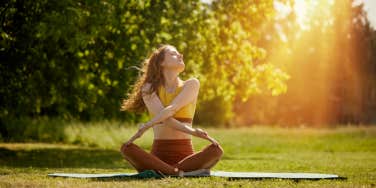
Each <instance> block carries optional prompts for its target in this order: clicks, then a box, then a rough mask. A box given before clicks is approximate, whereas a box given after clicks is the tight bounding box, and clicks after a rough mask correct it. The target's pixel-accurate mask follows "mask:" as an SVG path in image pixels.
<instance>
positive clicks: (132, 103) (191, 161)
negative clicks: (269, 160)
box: [120, 45, 223, 176]
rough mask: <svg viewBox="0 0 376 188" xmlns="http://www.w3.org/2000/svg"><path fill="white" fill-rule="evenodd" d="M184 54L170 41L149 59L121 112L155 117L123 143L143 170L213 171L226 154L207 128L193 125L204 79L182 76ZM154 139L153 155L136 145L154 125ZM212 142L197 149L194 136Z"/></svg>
mask: <svg viewBox="0 0 376 188" xmlns="http://www.w3.org/2000/svg"><path fill="white" fill-rule="evenodd" d="M184 68H185V64H184V61H183V55H182V54H180V53H179V52H178V51H177V50H176V48H175V47H174V46H171V45H164V46H162V47H160V48H158V49H157V50H155V51H154V52H153V53H152V54H151V55H150V56H149V58H148V59H147V60H146V61H145V62H144V65H143V69H142V70H143V74H142V75H141V77H140V78H139V79H138V80H137V82H136V83H135V85H134V88H133V91H132V93H131V94H130V96H129V98H128V99H126V100H124V101H123V104H122V106H121V110H122V111H125V110H128V111H143V110H146V109H147V110H148V111H149V113H150V115H151V116H152V118H151V120H150V121H148V122H146V123H142V124H140V125H139V129H138V131H137V133H136V134H135V135H134V136H132V137H131V138H130V139H129V140H128V141H127V142H125V143H124V144H123V145H122V146H121V149H120V150H121V153H122V155H123V157H124V158H125V159H126V160H127V161H128V162H129V163H130V164H131V165H132V166H133V167H134V168H135V169H136V170H137V171H138V172H142V171H144V170H156V171H159V172H161V173H163V174H167V175H178V176H184V175H187V174H193V175H194V173H202V172H209V170H210V168H212V167H213V166H214V165H215V164H216V163H217V162H218V161H219V160H220V158H221V157H222V154H223V149H222V147H221V146H220V145H219V143H218V142H217V141H216V140H215V139H213V138H211V137H210V136H209V135H208V133H207V132H205V131H203V130H202V129H198V128H192V120H193V116H194V112H195V108H196V101H197V96H198V93H199V88H200V82H199V81H198V80H197V79H196V78H191V79H188V80H185V81H184V80H181V79H180V78H179V73H181V72H182V71H183V70H184ZM151 127H152V128H153V131H154V140H153V144H152V149H151V152H150V153H148V152H146V151H144V150H143V149H141V148H140V147H139V146H137V145H136V144H134V143H133V141H134V140H135V139H137V138H140V137H141V136H142V135H143V133H144V132H145V131H146V130H148V129H149V128H151ZM191 135H193V136H197V137H200V138H203V139H206V140H208V141H210V142H211V144H210V145H208V146H207V147H205V148H204V149H203V150H201V151H199V152H197V153H195V152H194V151H193V146H192V136H191Z"/></svg>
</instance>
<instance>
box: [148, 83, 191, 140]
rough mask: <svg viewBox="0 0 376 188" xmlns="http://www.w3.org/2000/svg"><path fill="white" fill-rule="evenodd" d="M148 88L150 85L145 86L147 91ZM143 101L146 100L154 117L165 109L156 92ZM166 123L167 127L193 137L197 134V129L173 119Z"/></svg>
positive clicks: (165, 121)
mask: <svg viewBox="0 0 376 188" xmlns="http://www.w3.org/2000/svg"><path fill="white" fill-rule="evenodd" d="M148 87H149V85H145V88H144V89H145V90H147V89H148ZM143 100H144V103H145V105H146V107H147V109H148V111H149V113H150V114H152V115H154V116H155V115H157V114H158V113H160V112H161V111H162V110H163V109H164V107H163V104H162V102H161V101H160V99H159V97H158V95H157V94H156V93H155V92H154V93H152V94H150V95H147V96H144V97H143ZM164 123H165V125H167V126H169V127H172V128H174V129H176V130H179V131H182V132H185V133H188V134H191V135H195V133H196V129H194V128H192V127H191V126H189V125H187V124H185V123H182V122H180V121H178V120H176V119H175V118H173V117H168V118H166V119H165V120H164Z"/></svg>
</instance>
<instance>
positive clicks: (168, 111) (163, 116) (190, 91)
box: [143, 79, 200, 127]
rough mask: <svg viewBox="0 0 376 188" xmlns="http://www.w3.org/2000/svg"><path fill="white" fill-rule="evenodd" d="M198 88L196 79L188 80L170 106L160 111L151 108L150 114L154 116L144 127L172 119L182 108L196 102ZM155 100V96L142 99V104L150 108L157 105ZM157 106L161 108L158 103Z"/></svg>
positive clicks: (198, 84)
mask: <svg viewBox="0 0 376 188" xmlns="http://www.w3.org/2000/svg"><path fill="white" fill-rule="evenodd" d="M199 87H200V83H199V81H198V80H197V79H190V80H188V81H186V83H185V85H184V86H183V89H182V91H181V92H180V93H179V95H178V96H176V97H175V98H174V100H173V101H172V102H171V104H170V105H168V106H166V107H164V108H163V107H162V108H163V109H161V108H160V107H159V108H154V107H153V109H152V110H151V113H153V114H155V116H154V117H153V118H152V119H151V120H150V121H149V122H147V123H146V126H147V127H152V126H154V125H155V124H158V123H160V122H163V121H165V120H167V119H168V118H170V117H172V116H173V115H174V114H175V113H176V112H177V111H178V110H179V109H181V108H182V107H183V106H185V105H187V104H188V103H190V102H192V101H194V100H196V98H197V96H198V90H199ZM156 98H158V96H157V95H156V94H152V95H148V96H144V97H143V99H144V102H145V104H146V106H147V108H148V109H149V107H151V106H157V105H158V101H157V100H155V99H156ZM158 100H159V99H158ZM159 104H160V105H161V106H162V104H161V103H160V101H159ZM148 105H149V106H148ZM158 110H159V112H158ZM168 121H171V120H168Z"/></svg>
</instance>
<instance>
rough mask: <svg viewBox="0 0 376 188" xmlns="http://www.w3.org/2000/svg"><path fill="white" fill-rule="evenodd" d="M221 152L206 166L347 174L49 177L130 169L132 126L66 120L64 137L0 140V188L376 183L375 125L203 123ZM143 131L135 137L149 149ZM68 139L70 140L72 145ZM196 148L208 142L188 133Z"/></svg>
mask: <svg viewBox="0 0 376 188" xmlns="http://www.w3.org/2000/svg"><path fill="white" fill-rule="evenodd" d="M206 130H207V131H208V132H209V134H210V135H211V136H213V137H214V138H216V139H217V140H218V141H219V142H220V144H221V145H222V147H223V149H224V151H225V153H224V155H223V158H222V160H221V161H220V162H219V163H218V164H217V165H216V166H215V168H214V169H213V170H225V171H252V172H312V173H328V174H338V175H340V176H345V177H347V178H348V179H347V180H318V181H310V180H301V181H293V180H282V179H268V180H235V181H229V180H226V179H225V178H189V179H188V178H183V179H179V178H166V179H150V180H134V179H133V180H132V179H131V180H130V179H124V180H106V181H100V180H85V179H64V178H50V177H47V174H48V173H53V172H76V173H119V172H135V170H133V169H132V167H131V166H130V165H129V164H128V163H127V162H125V161H124V160H123V159H122V157H121V155H120V153H119V152H118V149H119V147H120V144H121V142H122V141H126V139H127V138H129V136H130V135H131V134H133V133H134V132H135V129H134V128H126V127H120V126H100V125H93V126H86V127H84V126H71V127H68V128H67V129H66V134H67V135H69V138H67V140H66V143H68V144H61V143H50V144H49V143H0V187H8V186H11V187H13V186H14V187H46V186H50V187H51V186H52V187H135V186H137V187H150V186H153V187H240V186H241V187H295V186H299V187H375V185H376V126H373V127H354V126H346V127H338V128H334V129H313V128H272V127H262V126H255V127H252V128H237V129H224V128H218V129H214V128H210V129H206ZM151 142H152V134H151V132H148V133H147V134H146V135H145V136H144V137H143V138H141V139H140V140H137V141H136V142H135V143H136V144H138V145H140V146H142V147H143V148H145V149H146V150H148V151H149V150H150V146H151ZM74 143H75V144H74ZM193 143H194V148H195V150H196V151H198V150H200V149H202V148H203V147H205V146H206V145H207V144H209V143H208V142H207V141H204V140H200V139H196V138H194V140H193Z"/></svg>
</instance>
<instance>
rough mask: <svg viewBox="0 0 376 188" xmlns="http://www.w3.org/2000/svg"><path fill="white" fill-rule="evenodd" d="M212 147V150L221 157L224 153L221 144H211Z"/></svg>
mask: <svg viewBox="0 0 376 188" xmlns="http://www.w3.org/2000/svg"><path fill="white" fill-rule="evenodd" d="M210 148H211V150H212V152H213V153H214V155H215V156H217V157H218V158H221V157H222V155H223V148H222V147H221V145H219V144H218V145H214V144H211V145H210Z"/></svg>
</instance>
